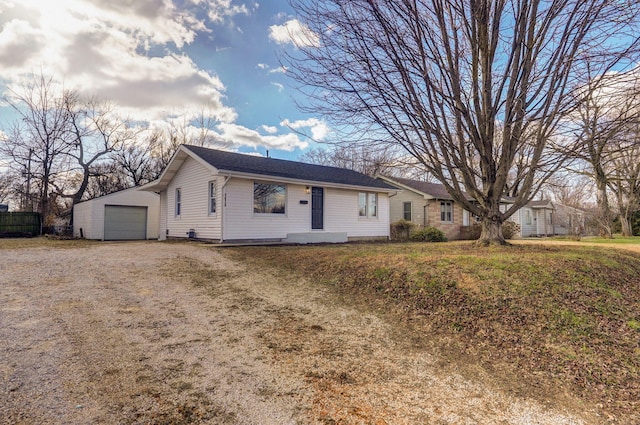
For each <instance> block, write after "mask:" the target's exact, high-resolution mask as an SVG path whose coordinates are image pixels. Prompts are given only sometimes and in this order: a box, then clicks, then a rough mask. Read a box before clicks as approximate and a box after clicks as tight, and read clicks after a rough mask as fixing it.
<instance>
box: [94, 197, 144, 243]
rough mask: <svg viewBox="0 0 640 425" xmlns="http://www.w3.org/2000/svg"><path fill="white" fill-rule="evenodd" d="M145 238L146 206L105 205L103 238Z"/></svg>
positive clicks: (112, 239)
mask: <svg viewBox="0 0 640 425" xmlns="http://www.w3.org/2000/svg"><path fill="white" fill-rule="evenodd" d="M146 238H147V207H134V206H129V205H105V207H104V239H105V240H109V241H114V240H138V239H146Z"/></svg>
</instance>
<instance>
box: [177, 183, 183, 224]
mask: <svg viewBox="0 0 640 425" xmlns="http://www.w3.org/2000/svg"><path fill="white" fill-rule="evenodd" d="M181 212H182V189H180V188H178V189H176V217H180V213H181Z"/></svg>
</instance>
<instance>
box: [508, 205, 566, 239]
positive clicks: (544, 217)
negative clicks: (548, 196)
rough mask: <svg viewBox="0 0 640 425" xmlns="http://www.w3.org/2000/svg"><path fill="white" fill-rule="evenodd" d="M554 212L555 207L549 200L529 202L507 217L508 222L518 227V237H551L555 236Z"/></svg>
mask: <svg viewBox="0 0 640 425" xmlns="http://www.w3.org/2000/svg"><path fill="white" fill-rule="evenodd" d="M554 211H555V207H554V205H553V203H552V202H551V201H549V200H538V201H530V202H529V203H528V204H527V205H525V206H524V207H522V208H520V209H519V210H518V211H516V212H515V214H513V215H512V216H511V217H509V220H510V221H513V222H515V223H517V224H518V225H520V236H522V237H523V238H526V237H530V236H553V235H555V234H556V233H555V232H556V230H555V227H554V220H555V213H554Z"/></svg>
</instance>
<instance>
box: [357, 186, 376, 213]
mask: <svg viewBox="0 0 640 425" xmlns="http://www.w3.org/2000/svg"><path fill="white" fill-rule="evenodd" d="M358 215H359V216H360V217H369V218H372V217H377V216H378V194H377V193H365V192H360V193H358Z"/></svg>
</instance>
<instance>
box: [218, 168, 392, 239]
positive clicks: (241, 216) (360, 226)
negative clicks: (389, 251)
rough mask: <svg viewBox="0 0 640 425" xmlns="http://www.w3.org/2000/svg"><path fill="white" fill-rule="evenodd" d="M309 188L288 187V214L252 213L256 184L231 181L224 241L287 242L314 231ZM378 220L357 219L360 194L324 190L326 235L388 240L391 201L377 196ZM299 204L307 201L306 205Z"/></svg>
mask: <svg viewBox="0 0 640 425" xmlns="http://www.w3.org/2000/svg"><path fill="white" fill-rule="evenodd" d="M306 186H307V185H296V184H287V204H286V207H285V208H286V214H254V213H253V180H249V179H240V178H232V179H231V180H230V181H229V183H228V184H227V185H226V187H225V193H226V203H225V207H224V213H223V214H224V217H225V219H224V220H225V221H224V239H225V240H240V239H284V238H286V237H287V234H289V233H305V232H310V231H311V195H310V194H308V193H306V192H305V188H306ZM377 195H378V196H377V203H378V205H377V210H378V219H377V220H373V219H372V220H362V219H359V216H358V191H356V190H347V189H335V188H325V191H324V207H325V208H324V211H325V215H324V229H323V230H322V231H324V232H344V233H346V234H347V237H353V238H357V237H387V236H389V198H388V196H387V194H386V193H378V194H377ZM300 201H308V203H307V204H304V203H300Z"/></svg>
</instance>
